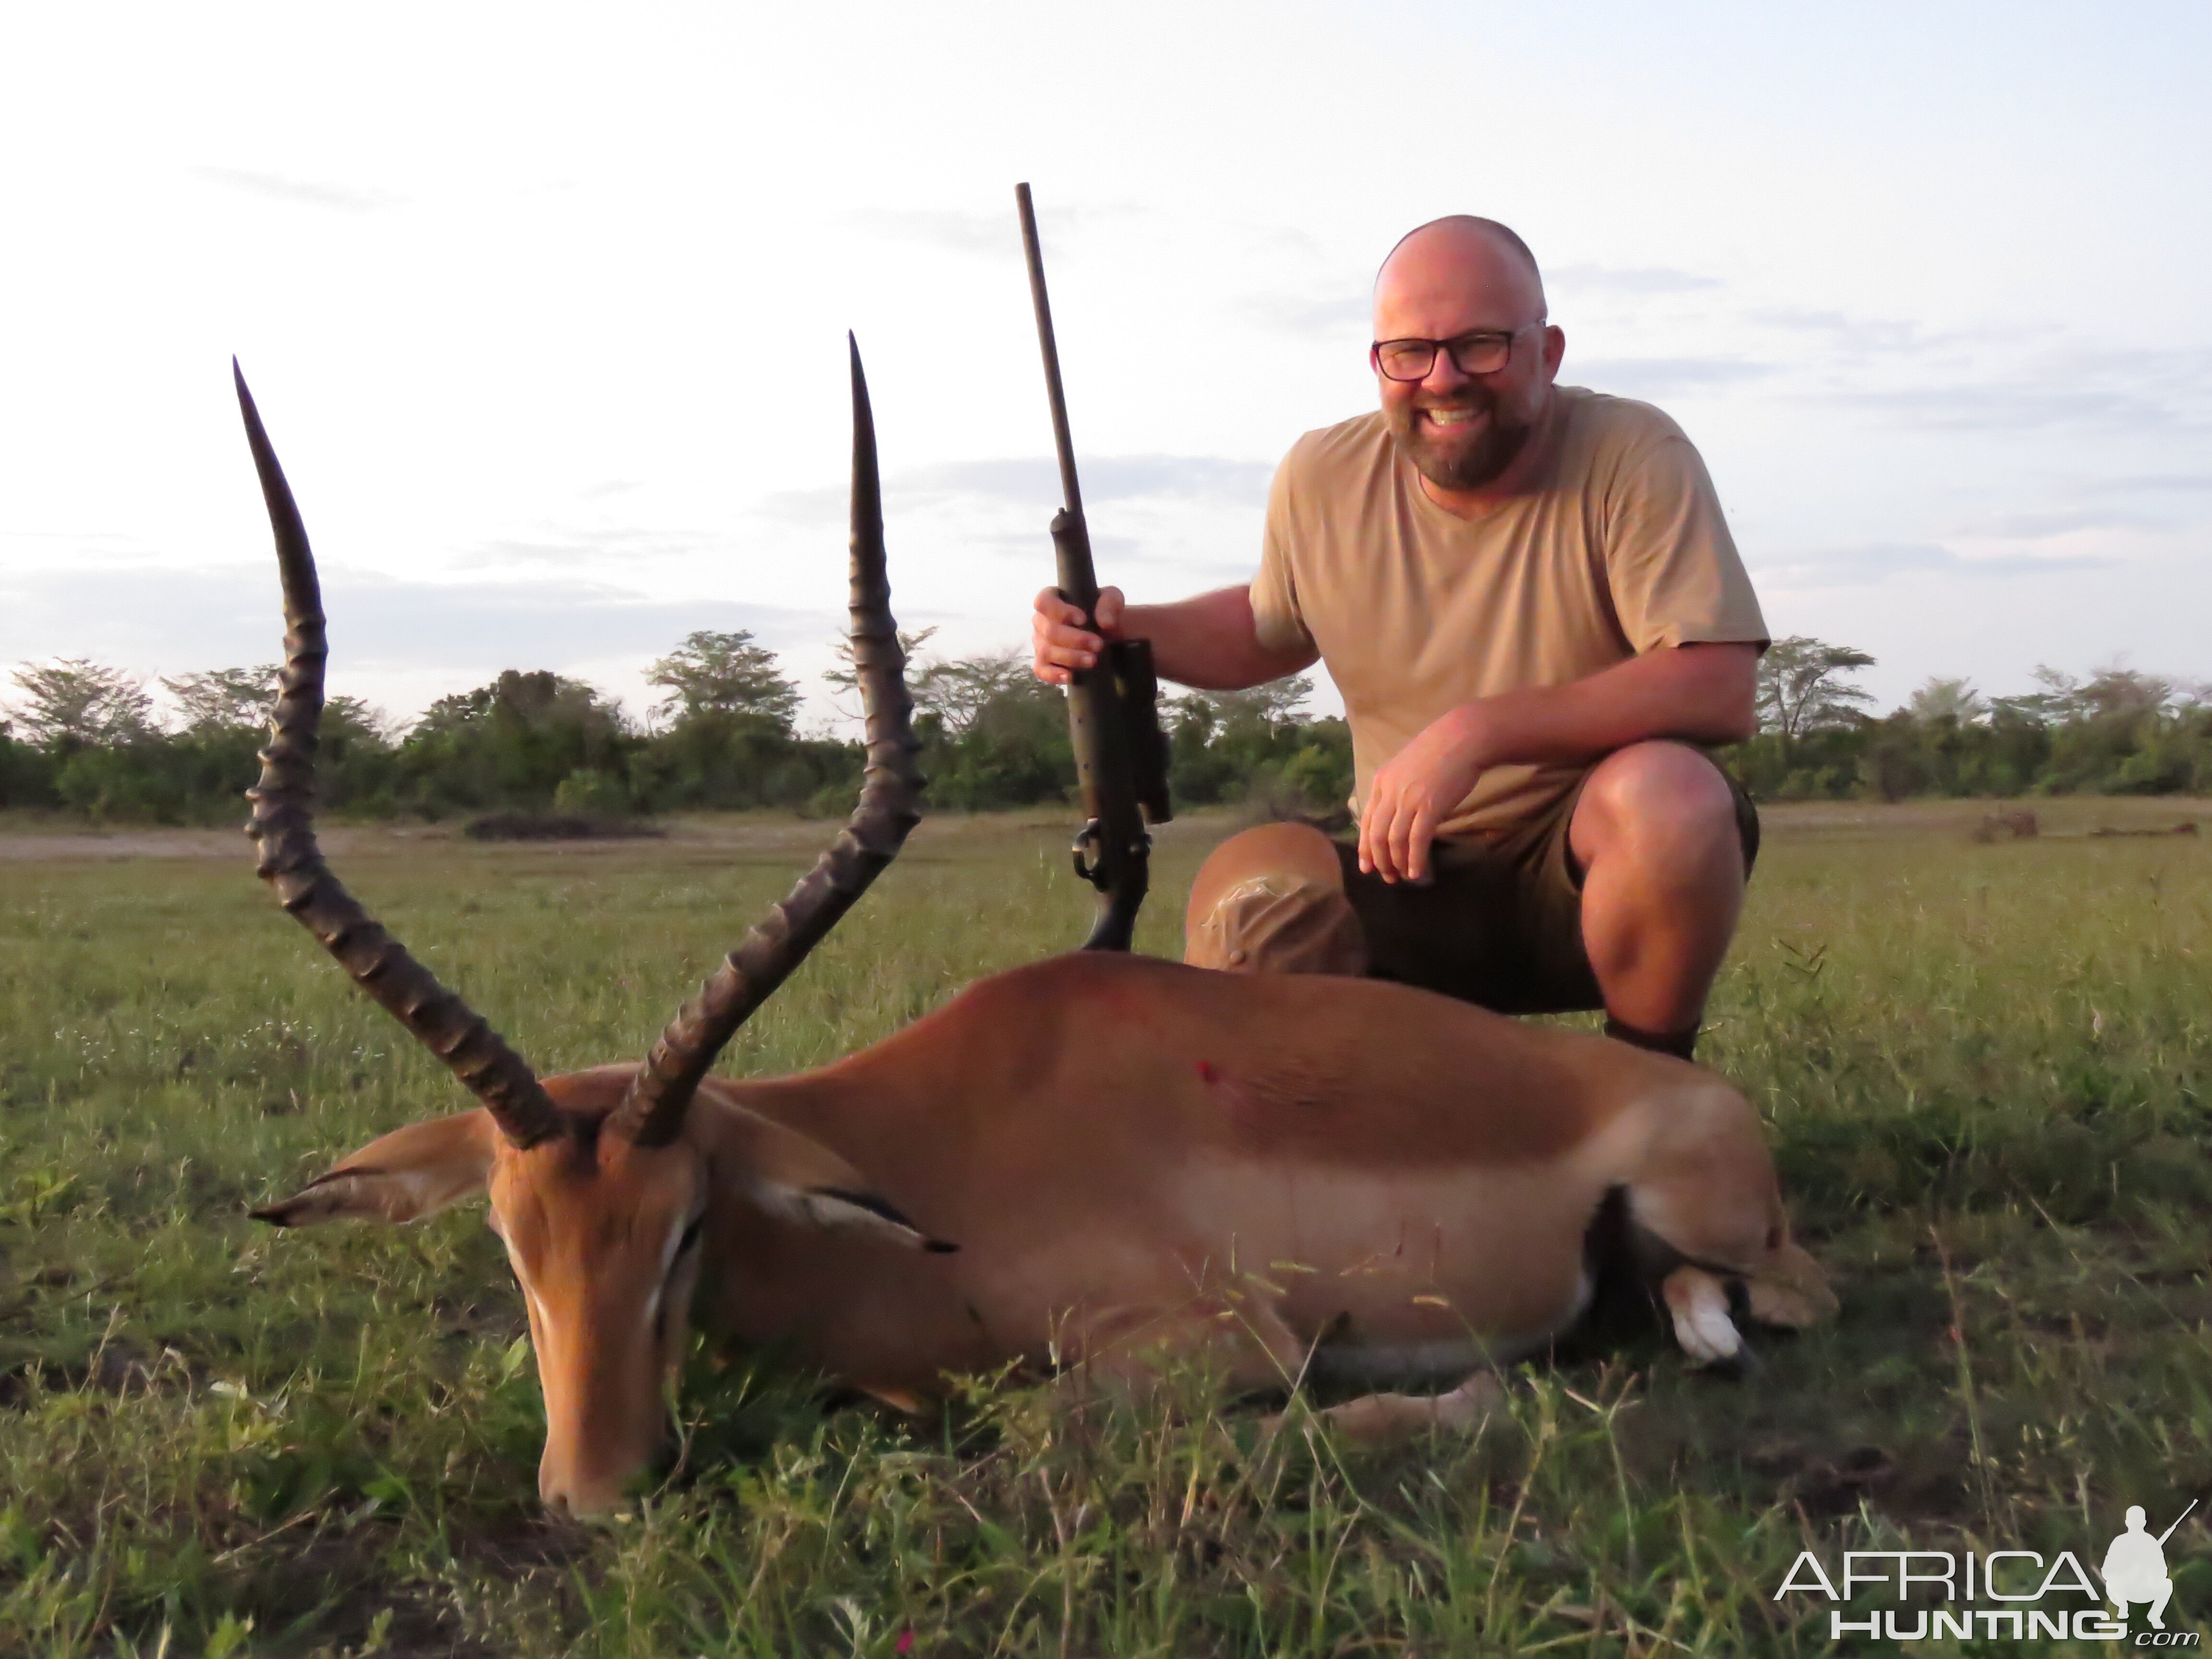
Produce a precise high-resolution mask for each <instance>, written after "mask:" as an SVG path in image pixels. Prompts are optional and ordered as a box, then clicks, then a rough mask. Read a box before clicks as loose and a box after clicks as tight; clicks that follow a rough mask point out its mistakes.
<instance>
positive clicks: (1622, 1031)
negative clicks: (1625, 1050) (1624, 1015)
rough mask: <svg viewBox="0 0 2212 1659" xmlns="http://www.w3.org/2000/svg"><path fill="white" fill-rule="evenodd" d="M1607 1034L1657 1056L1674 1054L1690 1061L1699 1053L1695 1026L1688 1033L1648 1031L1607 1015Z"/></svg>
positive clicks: (1680, 1058) (1675, 1056)
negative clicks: (1647, 1049) (1646, 1049)
mask: <svg viewBox="0 0 2212 1659" xmlns="http://www.w3.org/2000/svg"><path fill="white" fill-rule="evenodd" d="M1605 1034H1606V1035H1607V1036H1609V1037H1614V1038H1618V1039H1619V1040H1620V1042H1626V1043H1628V1044H1629V1045H1630V1046H1632V1047H1633V1048H1649V1049H1650V1051H1651V1052H1652V1053H1653V1054H1672V1055H1674V1058H1675V1059H1677V1060H1689V1059H1691V1058H1692V1057H1694V1056H1695V1054H1697V1051H1698V1027H1696V1026H1694V1025H1692V1026H1691V1027H1690V1029H1689V1030H1686V1031H1663V1032H1662V1031H1646V1030H1641V1029H1639V1028H1638V1027H1637V1026H1634V1025H1631V1024H1629V1023H1628V1022H1627V1021H1626V1020H1625V1019H1615V1018H1613V1016H1612V1015H1611V1014H1607V1016H1606V1017H1605Z"/></svg>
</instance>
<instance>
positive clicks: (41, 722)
mask: <svg viewBox="0 0 2212 1659" xmlns="http://www.w3.org/2000/svg"><path fill="white" fill-rule="evenodd" d="M15 686H16V689H17V690H18V691H20V692H21V694H22V701H21V702H17V703H16V704H15V709H14V712H15V720H16V721H17V722H18V723H19V724H20V726H21V728H22V731H23V733H24V735H25V736H27V737H28V738H30V739H31V740H32V741H33V743H35V744H40V745H41V746H42V747H45V748H47V749H58V748H84V747H90V746H107V745H114V744H127V743H135V742H137V741H138V740H139V739H141V738H147V737H150V736H152V735H153V734H154V732H155V730H156V729H157V728H156V727H155V723H154V700H153V698H151V697H149V696H147V695H146V688H145V686H144V685H143V684H142V683H140V682H139V681H137V680H134V679H132V678H131V677H130V676H129V675H128V674H125V673H124V672H123V671H121V670H120V669H115V668H107V667H104V666H102V665H100V664H99V663H96V662H92V661H88V659H84V658H82V657H60V658H57V659H55V660H54V661H52V662H50V663H46V664H37V663H25V664H24V665H22V666H21V667H20V668H18V669H16V670H15Z"/></svg>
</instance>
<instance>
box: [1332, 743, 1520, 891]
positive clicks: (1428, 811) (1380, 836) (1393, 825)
mask: <svg viewBox="0 0 2212 1659" xmlns="http://www.w3.org/2000/svg"><path fill="white" fill-rule="evenodd" d="M1479 707H1480V706H1479V705H1477V704H1474V703H1466V704H1462V706H1461V707H1459V708H1455V709H1453V710H1452V711H1451V712H1450V713H1449V714H1442V715H1439V716H1438V717H1437V719H1436V720H1433V721H1431V723H1430V724H1429V725H1428V726H1426V727H1425V729H1424V730H1423V731H1422V732H1421V733H1420V735H1419V737H1417V738H1414V739H1413V741H1412V742H1411V743H1409V744H1407V745H1406V746H1405V747H1404V748H1403V749H1401V750H1399V751H1398V752H1397V753H1396V754H1395V755H1393V756H1392V757H1390V761H1389V764H1388V765H1386V766H1384V767H1383V769H1382V770H1380V771H1378V772H1377V773H1376V775H1375V781H1374V782H1373V783H1372V784H1371V785H1370V786H1369V787H1368V791H1367V810H1366V811H1364V812H1362V813H1361V814H1360V816H1359V868H1360V871H1361V872H1362V873H1363V874H1367V875H1379V876H1381V877H1382V878H1383V880H1385V881H1391V882H1396V881H1426V880H1427V879H1428V876H1429V843H1430V842H1431V841H1433V840H1434V839H1435V838H1436V833H1437V824H1439V823H1443V820H1444V817H1445V815H1446V814H1448V813H1449V812H1450V811H1451V810H1452V808H1454V807H1455V806H1457V805H1459V804H1460V802H1462V801H1463V800H1465V799H1467V794H1468V791H1469V790H1470V789H1472V788H1474V781H1475V780H1476V779H1477V778H1479V777H1480V776H1481V775H1482V774H1483V772H1484V770H1485V769H1486V768H1487V767H1489V766H1490V765H1492V764H1493V762H1492V760H1491V758H1490V757H1489V756H1488V755H1487V754H1486V752H1485V748H1484V745H1485V741H1486V734H1485V732H1484V730H1483V726H1484V722H1483V720H1482V718H1481V715H1480V713H1479V712H1478V710H1479Z"/></svg>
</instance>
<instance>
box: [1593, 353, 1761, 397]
mask: <svg viewBox="0 0 2212 1659" xmlns="http://www.w3.org/2000/svg"><path fill="white" fill-rule="evenodd" d="M1773 373H1774V366H1773V365H1772V364H1771V363H1757V362H1747V361H1746V360H1745V359H1743V358H1741V357H1595V358H1590V359H1588V360H1586V361H1583V362H1576V361H1574V360H1573V359H1569V361H1568V364H1567V368H1566V370H1565V374H1566V378H1567V379H1568V380H1571V381H1572V382H1573V383H1574V384H1576V385H1577V386H1589V387H1591V388H1592V389H1593V390H1595V391H1598V392H1619V393H1620V394H1622V395H1623V396H1625V397H1630V398H1680V397H1686V396H1691V395H1694V394H1696V393H1698V392H1718V391H1723V390H1725V389H1726V388H1727V387H1729V386H1738V385H1741V383H1742V382H1744V381H1746V380H1759V379H1761V378H1763V377H1764V376H1765V375H1768V374H1773Z"/></svg>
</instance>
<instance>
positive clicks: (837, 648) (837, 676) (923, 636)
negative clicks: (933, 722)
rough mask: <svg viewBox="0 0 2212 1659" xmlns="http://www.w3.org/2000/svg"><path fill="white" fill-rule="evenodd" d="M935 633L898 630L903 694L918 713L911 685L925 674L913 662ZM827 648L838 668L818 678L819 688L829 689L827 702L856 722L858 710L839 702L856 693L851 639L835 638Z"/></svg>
mask: <svg viewBox="0 0 2212 1659" xmlns="http://www.w3.org/2000/svg"><path fill="white" fill-rule="evenodd" d="M936 632H937V630H936V629H934V628H915V629H905V628H902V629H899V631H898V642H899V651H900V653H902V655H903V656H904V657H905V658H906V683H907V690H908V692H909V693H911V694H912V695H913V696H914V700H915V708H916V709H917V710H920V709H921V706H922V705H921V694H920V692H919V691H917V690H915V680H917V679H918V678H921V675H923V674H925V673H927V671H928V670H927V668H925V667H923V666H922V665H921V663H920V662H919V661H918V660H917V658H918V656H919V654H920V653H921V647H923V646H925V645H927V644H928V643H929V638H930V635H933V634H934V633H936ZM829 648H830V652H831V653H832V654H833V655H834V656H836V659H837V661H838V663H839V666H838V667H836V668H832V669H830V670H829V671H827V672H825V673H824V674H823V676H822V680H823V684H825V685H827V686H828V687H829V690H830V691H831V693H832V694H833V695H832V697H831V701H832V702H836V704H837V708H838V709H839V711H840V712H841V713H842V714H846V715H847V716H848V717H849V718H851V719H854V720H857V719H859V718H860V710H859V709H858V708H856V707H854V705H852V704H849V703H847V702H844V701H843V699H844V698H846V697H849V696H859V695H860V674H859V673H858V672H857V671H855V670H854V667H853V640H852V636H851V635H848V634H841V635H838V636H837V637H836V639H835V640H833V641H830V647H829Z"/></svg>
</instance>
